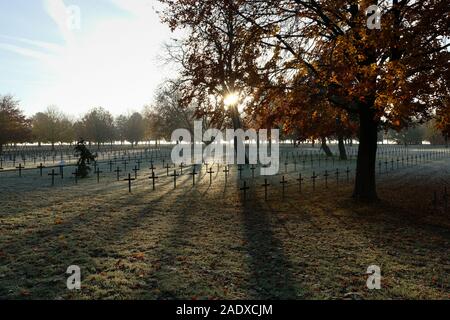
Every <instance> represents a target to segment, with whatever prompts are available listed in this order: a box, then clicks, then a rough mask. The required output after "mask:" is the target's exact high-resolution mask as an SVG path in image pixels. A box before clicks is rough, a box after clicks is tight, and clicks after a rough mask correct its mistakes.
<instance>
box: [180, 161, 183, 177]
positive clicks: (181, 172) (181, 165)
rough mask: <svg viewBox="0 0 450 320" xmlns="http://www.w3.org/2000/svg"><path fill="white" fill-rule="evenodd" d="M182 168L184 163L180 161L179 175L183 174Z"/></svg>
mask: <svg viewBox="0 0 450 320" xmlns="http://www.w3.org/2000/svg"><path fill="white" fill-rule="evenodd" d="M183 168H184V163H183V162H182V163H181V164H180V175H182V174H183Z"/></svg>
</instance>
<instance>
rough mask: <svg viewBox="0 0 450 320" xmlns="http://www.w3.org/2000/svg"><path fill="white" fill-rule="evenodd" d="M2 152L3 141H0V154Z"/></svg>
mask: <svg viewBox="0 0 450 320" xmlns="http://www.w3.org/2000/svg"><path fill="white" fill-rule="evenodd" d="M2 154H3V143H0V155H2Z"/></svg>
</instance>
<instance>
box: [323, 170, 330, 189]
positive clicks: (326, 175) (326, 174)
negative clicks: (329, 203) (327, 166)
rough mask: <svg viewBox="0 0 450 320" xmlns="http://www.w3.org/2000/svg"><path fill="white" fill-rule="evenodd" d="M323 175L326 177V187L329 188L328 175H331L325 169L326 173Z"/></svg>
mask: <svg viewBox="0 0 450 320" xmlns="http://www.w3.org/2000/svg"><path fill="white" fill-rule="evenodd" d="M323 176H324V177H325V188H328V177H329V176H330V175H329V174H328V170H325V174H324V175H323Z"/></svg>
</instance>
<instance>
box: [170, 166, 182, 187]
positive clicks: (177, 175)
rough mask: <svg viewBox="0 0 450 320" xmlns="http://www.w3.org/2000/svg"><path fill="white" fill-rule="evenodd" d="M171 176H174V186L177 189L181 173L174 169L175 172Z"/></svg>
mask: <svg viewBox="0 0 450 320" xmlns="http://www.w3.org/2000/svg"><path fill="white" fill-rule="evenodd" d="M170 176H171V177H173V188H174V189H176V188H177V177H179V176H180V175H179V174H178V173H177V170H173V174H171V175H170Z"/></svg>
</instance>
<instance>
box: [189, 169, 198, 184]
mask: <svg viewBox="0 0 450 320" xmlns="http://www.w3.org/2000/svg"><path fill="white" fill-rule="evenodd" d="M195 169H196V167H195V165H194V169H192V173H189V174H190V175H191V176H192V185H193V186H195V176H196V175H197V174H198V173H197V172H196V171H195Z"/></svg>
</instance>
